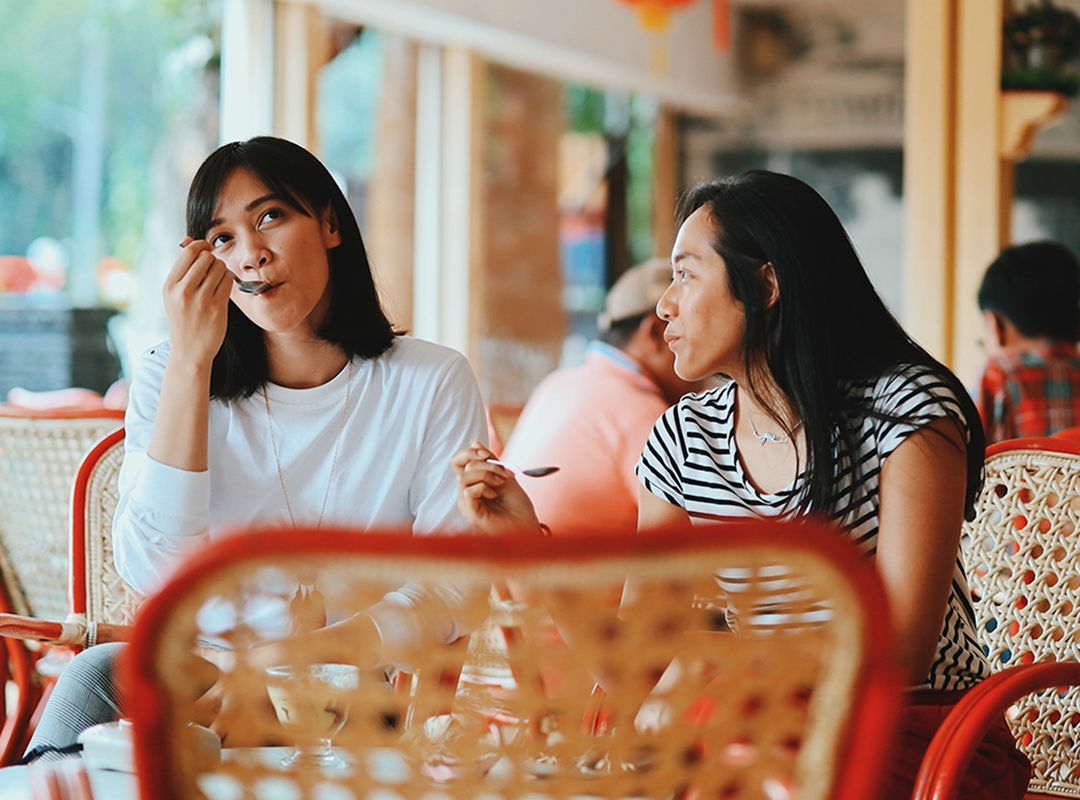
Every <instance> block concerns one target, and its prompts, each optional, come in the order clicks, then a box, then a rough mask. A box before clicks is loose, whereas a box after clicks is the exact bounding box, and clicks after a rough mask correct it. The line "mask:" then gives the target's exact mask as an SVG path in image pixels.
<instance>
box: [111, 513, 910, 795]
mask: <svg viewBox="0 0 1080 800" xmlns="http://www.w3.org/2000/svg"><path fill="white" fill-rule="evenodd" d="M721 538H722V541H723V542H724V543H725V544H729V545H731V546H733V547H735V546H739V545H744V544H745V545H748V544H760V543H761V541H762V539H763V538H767V540H768V542H769V543H770V545H773V546H775V547H776V548H778V549H780V550H784V551H789V550H804V551H813V552H820V553H824V554H825V555H826V556H827V557H828V559H829V560H830V561H831V562H832V563H834V564H835V565H836V567H837V568H838V570H839V571H841V572H842V573H843V574H844V575H845V576H847V577H848V579H849V580H850V581H851V583H852V584H853V587H854V588H855V590H856V592H857V593H858V595H859V596H860V597H861V598H862V599H863V602H864V607H865V608H866V609H867V610H868V613H867V614H866V615H865V616H864V617H863V619H862V631H861V632H862V636H863V637H864V639H865V641H866V651H865V654H864V660H863V663H862V665H861V680H860V686H859V691H858V696H857V697H856V703H855V708H854V711H853V716H852V720H851V726H850V729H849V731H848V733H847V737H846V740H845V741H844V742H843V743H841V745H840V747H839V762H838V776H839V779H838V785H837V787H836V791H835V792H834V794H833V795H832V797H833V799H834V800H863V799H864V798H866V797H869V796H871V795H872V794H873V791H874V789H875V787H876V784H877V781H878V780H879V776H880V772H881V769H882V768H883V766H884V764H885V761H886V759H887V757H888V752H889V737H890V736H891V734H892V731H893V730H895V725H896V721H897V719H898V714H899V708H900V703H901V692H900V687H901V685H902V681H901V678H900V672H899V669H898V668H897V666H896V664H895V663H894V661H893V645H894V643H893V641H892V634H891V627H890V625H889V615H888V612H887V610H886V609H887V605H886V599H885V592H884V589H883V587H882V584H881V581H880V578H879V577H878V575H877V572H876V569H875V568H874V567H873V564H872V562H871V561H870V560H869V559H867V558H866V557H865V555H863V554H862V553H861V552H860V551H859V550H858V549H857V548H856V546H855V545H854V544H853V543H852V542H851V541H850V540H848V539H846V538H844V537H842V536H841V535H838V534H837V532H836V531H835V529H833V528H829V527H827V526H826V525H824V524H823V523H818V522H811V521H801V522H776V521H770V522H766V521H747V522H732V523H724V524H721V525H715V526H700V527H695V528H687V527H681V528H679V529H666V530H659V531H653V532H649V533H640V534H635V535H628V536H626V537H625V538H623V539H619V540H617V541H616V540H613V539H612V538H611V537H610V536H606V537H605V536H580V537H579V536H568V537H562V538H558V537H556V538H547V537H540V536H538V535H537V534H536V531H535V529H533V530H530V531H528V532H522V533H518V534H512V535H506V536H500V537H497V538H494V537H491V536H477V535H455V536H412V535H410V531H409V530H408V529H383V530H381V531H376V532H372V531H364V532H362V533H360V532H358V531H357V530H354V529H348V528H323V529H321V530H317V529H315V528H310V527H309V528H300V529H293V528H280V527H260V528H251V529H248V530H246V531H245V532H241V533H238V534H236V535H233V536H226V537H223V538H221V539H218V540H216V541H214V542H213V543H211V544H210V545H208V546H206V547H205V548H203V549H202V550H201V551H199V552H197V553H195V554H194V555H193V556H192V557H191V558H190V559H188V560H187V561H185V563H184V564H183V565H182V566H181V567H180V568H179V569H178V570H177V571H176V573H174V574H173V576H172V577H171V578H170V580H169V581H168V583H167V584H166V585H165V586H164V587H162V589H161V590H160V591H159V592H158V593H157V594H154V595H152V596H150V597H148V598H147V599H146V601H145V602H144V604H143V605H142V607H141V608H140V610H139V613H138V616H137V618H136V622H135V633H134V635H133V638H132V643H131V646H130V647H128V648H126V650H125V655H124V658H125V661H126V663H125V664H124V670H123V672H122V674H123V675H124V676H125V681H126V688H127V690H128V698H129V704H128V707H129V708H130V709H131V717H132V721H133V722H134V730H135V732H136V737H135V761H136V765H137V770H136V772H137V774H138V779H139V784H140V790H141V796H143V797H160V798H170V797H176V796H177V795H176V787H177V786H178V785H179V781H178V780H174V775H173V773H172V770H173V769H174V768H175V765H174V764H173V763H171V759H170V758H168V757H166V756H165V755H164V754H167V753H168V752H169V750H170V747H171V745H170V742H169V741H168V736H169V732H168V726H167V723H166V720H165V717H166V713H165V709H164V708H163V705H164V702H165V701H164V698H163V697H162V696H161V695H160V694H159V693H158V691H157V689H156V688H155V684H156V681H155V680H154V668H153V662H154V657H155V656H154V654H155V652H156V651H158V650H159V649H160V647H161V645H162V643H161V642H160V641H159V637H160V636H161V632H162V631H163V630H164V628H165V622H166V621H167V619H168V618H169V617H170V615H171V614H173V612H174V608H175V605H176V603H177V602H178V601H179V600H180V599H181V598H182V597H184V596H185V594H186V593H187V592H189V591H191V590H192V589H193V588H194V587H197V586H198V585H199V584H200V583H202V582H203V581H204V580H206V579H208V578H209V577H210V576H211V575H213V574H214V573H215V572H217V571H218V570H221V569H223V568H227V567H229V566H233V565H236V564H237V563H240V562H243V561H245V560H251V559H263V558H266V557H268V556H271V555H272V556H274V557H278V558H285V559H287V558H289V557H291V556H301V555H305V556H310V555H324V556H334V555H335V554H342V555H345V554H350V553H351V554H355V553H363V554H365V555H366V556H367V557H368V558H372V559H390V560H392V559H396V558H400V557H403V556H404V557H409V556H419V557H424V558H437V559H442V560H447V561H467V560H479V561H481V562H484V563H488V564H492V565H502V566H504V567H511V566H513V565H515V564H523V563H538V562H545V561H556V562H565V561H578V562H580V561H588V560H606V559H610V558H613V557H631V558H635V557H636V558H646V559H647V558H648V557H649V556H651V555H654V554H670V553H690V552H693V551H695V550H707V549H710V548H714V547H715V546H716V544H717V541H718V540H719V539H721ZM163 791H164V792H166V793H164V794H163Z"/></svg>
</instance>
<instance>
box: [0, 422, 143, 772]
mask: <svg viewBox="0 0 1080 800" xmlns="http://www.w3.org/2000/svg"><path fill="white" fill-rule="evenodd" d="M122 424H123V412H122V411H115V410H108V409H100V408H99V409H93V410H86V409H52V410H33V409H28V408H22V407H18V406H11V405H6V404H5V405H0V576H2V581H3V585H2V587H0V588H2V590H3V591H2V592H0V612H4V613H13V614H18V615H21V616H24V617H36V618H42V619H57V618H60V619H62V618H63V617H64V615H65V614H66V613H67V611H68V595H67V591H66V587H67V585H68V574H69V562H68V542H69V539H70V528H71V526H70V509H71V495H72V487H73V484H74V483H75V476H76V472H77V471H78V468H79V464H80V462H81V460H82V459H83V457H84V456H85V455H86V453H87V452H88V451H89V450H90V448H91V447H92V446H93V444H94V443H95V442H96V441H98V440H99V439H100V438H101V437H102V436H104V435H105V434H106V433H108V432H109V431H112V430H115V429H117V428H119V427H120V426H121V425H122ZM3 646H4V648H5V651H6V655H7V658H6V660H5V661H6V663H5V664H4V669H3V670H0V673H3V677H4V678H7V677H9V674H8V669H10V678H11V680H12V681H13V682H14V683H15V685H16V688H17V690H18V699H17V700H15V701H14V702H13V703H12V707H11V708H6V704H5V705H3V706H0V707H2V708H3V709H4V711H5V715H4V727H3V729H2V730H0V765H2V764H5V763H7V762H8V761H9V760H10V757H11V754H12V752H14V751H17V750H18V749H19V747H20V742H19V737H20V736H22V732H24V731H25V730H26V726H27V725H28V724H29V721H30V717H31V714H32V712H33V709H34V707H35V706H36V705H37V703H38V700H39V699H40V696H41V692H42V687H41V682H40V679H39V676H38V675H37V673H36V671H35V670H34V668H33V665H34V663H35V662H36V661H37V659H38V656H39V655H40V649H39V648H36V647H31V648H28V647H27V645H26V643H25V642H21V641H17V640H15V639H6V638H5V639H4V641H3ZM4 700H5V697H4V693H2V692H0V704H4Z"/></svg>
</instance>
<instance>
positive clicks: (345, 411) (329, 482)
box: [262, 358, 353, 530]
mask: <svg viewBox="0 0 1080 800" xmlns="http://www.w3.org/2000/svg"><path fill="white" fill-rule="evenodd" d="M352 364H353V362H352V358H350V359H349V370H348V374H347V375H346V376H345V405H344V406H342V409H341V422H340V423H339V424H338V432H337V438H336V439H335V440H334V455H333V458H332V459H331V460H330V477H329V478H327V479H326V493H325V494H324V495H323V499H322V508H320V509H319V520H318V522H316V523H315V529H316V530H318V529H319V528H321V527H322V521H323V514H325V513H326V501H327V500H329V499H330V489H331V488H333V486H334V471H335V470H336V469H337V460H338V451H339V450H340V449H341V434H342V433H343V432H344V430H345V420H346V419H347V418H348V416H349V392H350V391H351V390H352ZM262 396H263V402H264V404H265V405H266V426H267V427H268V428H269V429H270V446H271V447H272V448H273V450H274V464H275V465H276V466H277V476H278V483H280V484H281V494H282V496H283V497H284V498H285V508H286V509H287V510H288V512H289V522H291V523H292V526H293V527H294V528H295V527H296V518H295V517H294V516H293V510H292V503H290V502H289V490H288V489H286V488H285V473H284V472H283V471H282V469H281V456H280V455H279V454H278V443H277V436H275V435H274V419H273V417H272V416H271V415H270V395H268V394H267V393H266V384H265V383H264V384H263V385H262Z"/></svg>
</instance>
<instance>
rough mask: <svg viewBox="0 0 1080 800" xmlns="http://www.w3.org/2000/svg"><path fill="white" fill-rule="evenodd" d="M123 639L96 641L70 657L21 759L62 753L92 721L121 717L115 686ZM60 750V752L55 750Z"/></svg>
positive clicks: (120, 705)
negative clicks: (70, 659)
mask: <svg viewBox="0 0 1080 800" xmlns="http://www.w3.org/2000/svg"><path fill="white" fill-rule="evenodd" d="M123 648H124V645H123V644H122V643H112V644H99V645H96V646H95V647H91V648H89V649H87V650H84V651H82V652H81V653H79V655H77V656H75V658H74V659H72V661H71V663H70V664H68V665H67V666H66V667H65V668H64V671H63V672H61V673H60V678H59V679H58V680H57V682H56V686H54V687H53V690H52V694H50V695H49V699H48V702H46V704H45V708H44V710H43V711H42V714H41V719H40V721H39V722H38V724H37V728H36V729H35V730H34V735H33V738H31V739H30V744H29V746H28V747H27V750H26V754H25V755H24V757H23V758H24V760H27V759H31V760H32V759H33V758H34V757H35V756H36V757H38V758H41V759H49V758H57V757H62V756H63V755H64V754H66V752H70V751H65V749H66V748H71V747H72V746H73V745H75V744H76V741H77V739H78V736H79V734H80V733H82V732H83V731H84V730H86V729H87V728H89V727H90V726H92V725H98V724H100V723H102V722H113V721H114V720H117V719H119V718H120V716H121V714H122V711H123V704H122V703H121V700H120V694H119V691H118V689H117V686H116V680H115V669H116V662H117V659H118V658H119V656H120V653H121V652H122V651H123ZM57 751H60V752H57Z"/></svg>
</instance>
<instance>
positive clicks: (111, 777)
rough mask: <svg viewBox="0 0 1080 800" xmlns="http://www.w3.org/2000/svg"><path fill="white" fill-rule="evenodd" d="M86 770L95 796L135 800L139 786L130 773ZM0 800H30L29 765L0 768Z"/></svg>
mask: <svg viewBox="0 0 1080 800" xmlns="http://www.w3.org/2000/svg"><path fill="white" fill-rule="evenodd" d="M88 772H89V774H90V785H91V787H93V790H94V797H95V798H98V797H100V798H106V800H137V798H138V796H139V788H138V785H137V783H136V780H135V776H134V775H132V774H131V773H128V772H113V771H112V770H104V769H92V770H88ZM0 800H31V796H30V767H4V768H3V769H0Z"/></svg>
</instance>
